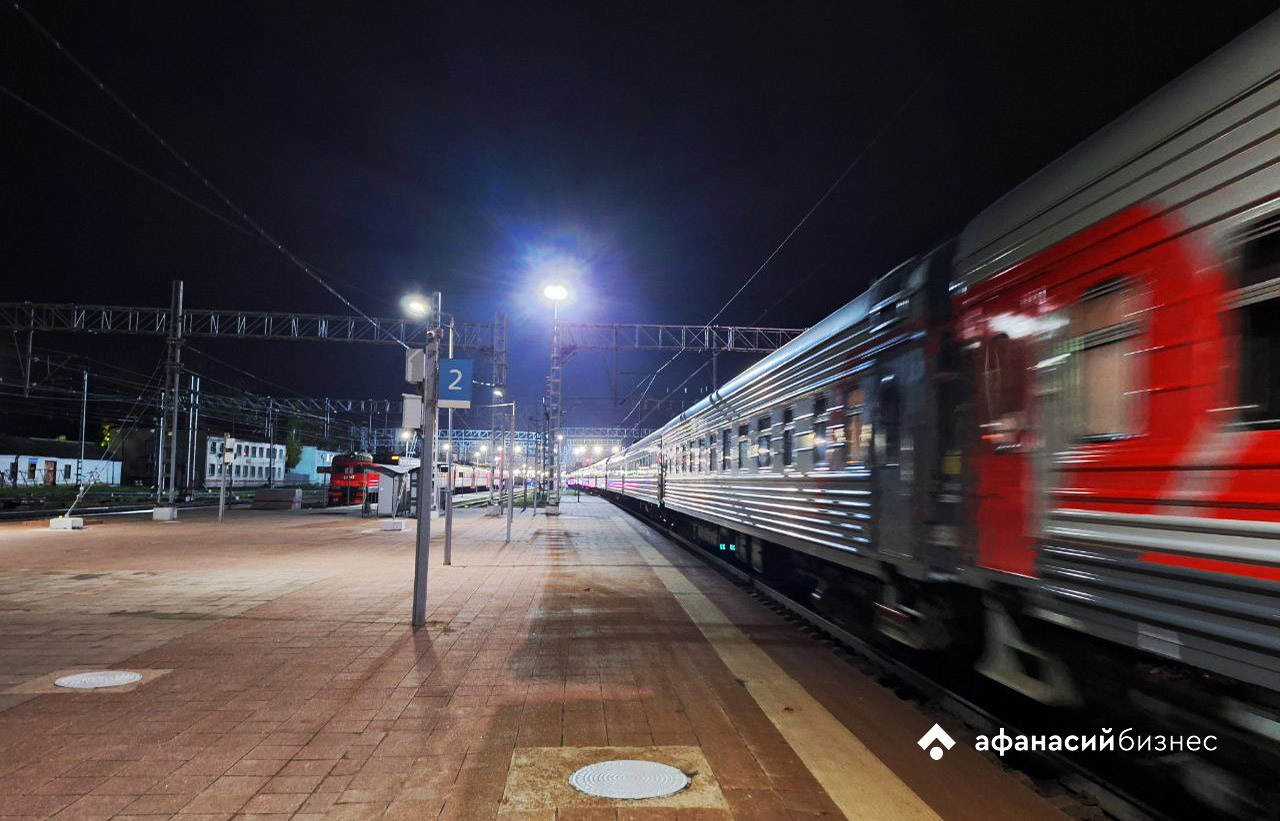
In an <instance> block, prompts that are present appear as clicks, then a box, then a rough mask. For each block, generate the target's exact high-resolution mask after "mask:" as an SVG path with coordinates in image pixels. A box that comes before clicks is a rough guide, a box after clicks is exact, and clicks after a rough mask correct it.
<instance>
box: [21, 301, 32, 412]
mask: <svg viewBox="0 0 1280 821" xmlns="http://www.w3.org/2000/svg"><path fill="white" fill-rule="evenodd" d="M28 319H29V320H30V323H31V324H30V327H28V328H27V355H26V358H25V359H19V360H18V361H19V363H23V362H25V364H26V368H25V369H24V370H23V371H22V397H23V398H24V399H25V398H27V397H29V396H31V345H32V343H33V342H35V338H36V331H35V326H36V309H35V308H32V309H31V310H30V311H29V312H28Z"/></svg>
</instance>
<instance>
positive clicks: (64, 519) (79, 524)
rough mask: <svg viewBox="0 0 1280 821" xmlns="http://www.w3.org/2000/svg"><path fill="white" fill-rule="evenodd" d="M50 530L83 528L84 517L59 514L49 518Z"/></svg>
mask: <svg viewBox="0 0 1280 821" xmlns="http://www.w3.org/2000/svg"><path fill="white" fill-rule="evenodd" d="M49 529H50V530H83V529H84V519H81V518H80V517H79V516H59V517H58V518H56V519H50V520H49Z"/></svg>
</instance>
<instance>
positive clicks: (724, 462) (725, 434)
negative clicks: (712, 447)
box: [720, 428, 729, 470]
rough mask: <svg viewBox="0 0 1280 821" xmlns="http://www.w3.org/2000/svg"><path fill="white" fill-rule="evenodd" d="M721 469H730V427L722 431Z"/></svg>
mask: <svg viewBox="0 0 1280 821" xmlns="http://www.w3.org/2000/svg"><path fill="white" fill-rule="evenodd" d="M720 469H721V470H728V469H729V429H728V428H725V429H724V430H722V431H721V432H720Z"/></svg>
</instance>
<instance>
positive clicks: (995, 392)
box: [972, 315, 1035, 576]
mask: <svg viewBox="0 0 1280 821" xmlns="http://www.w3.org/2000/svg"><path fill="white" fill-rule="evenodd" d="M1004 316H1008V315H1001V316H997V317H994V318H992V320H991V321H990V322H989V323H988V328H987V333H986V334H985V335H984V336H983V338H982V339H981V340H980V341H979V343H978V345H977V346H976V347H975V348H973V349H972V352H973V361H972V366H973V371H974V376H975V383H976V387H977V396H976V397H975V405H976V410H977V422H978V441H977V444H976V446H975V449H974V460H973V461H974V471H975V476H976V479H977V486H976V488H975V489H974V498H975V503H976V510H975V516H974V525H975V534H974V535H975V538H976V543H977V548H978V551H977V552H978V564H979V565H980V566H982V567H986V568H988V569H991V570H998V571H1002V572H1006V573H1014V574H1018V575H1023V576H1030V575H1032V574H1033V573H1034V568H1035V550H1034V549H1033V547H1032V543H1031V539H1030V538H1029V535H1028V527H1027V525H1028V521H1027V514H1028V507H1027V505H1028V500H1029V496H1030V494H1031V465H1030V461H1029V455H1028V451H1029V448H1030V446H1031V443H1032V436H1031V429H1030V423H1029V420H1028V414H1029V407H1028V400H1029V395H1028V394H1029V391H1028V379H1027V368H1028V366H1029V364H1030V362H1029V361H1028V360H1029V355H1030V352H1029V350H1028V348H1029V346H1030V345H1031V339H1030V334H1031V330H1032V329H1031V327H1030V324H1029V323H1025V324H1027V327H1023V324H1019V323H1018V322H1015V321H1013V320H1009V321H1003V319H1002V317H1004Z"/></svg>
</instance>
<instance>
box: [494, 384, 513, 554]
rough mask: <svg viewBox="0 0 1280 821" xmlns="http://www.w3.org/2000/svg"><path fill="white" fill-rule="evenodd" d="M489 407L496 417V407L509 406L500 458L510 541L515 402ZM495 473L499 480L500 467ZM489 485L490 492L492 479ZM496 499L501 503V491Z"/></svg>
mask: <svg viewBox="0 0 1280 821" xmlns="http://www.w3.org/2000/svg"><path fill="white" fill-rule="evenodd" d="M494 394H496V395H498V396H501V395H502V393H501V392H500V391H494ZM489 407H491V408H493V413H494V415H495V418H496V415H497V413H498V408H511V425H510V427H509V428H508V430H507V431H506V432H505V434H504V436H503V439H504V441H503V444H502V455H501V459H502V468H505V469H506V471H507V494H508V495H507V498H506V500H505V504H506V506H507V541H508V542H509V541H511V520H512V517H514V516H515V508H516V497H515V493H516V460H515V455H514V453H513V451H514V449H515V444H516V403H515V402H495V403H494V404H492V405H490V406H489ZM494 428H495V430H496V428H497V425H496V424H495V426H494ZM498 458H499V455H498V454H497V453H494V455H493V462H494V463H495V464H496V462H497V460H498ZM493 474H494V471H493V469H492V468H491V469H490V476H492V475H493ZM497 475H498V478H499V480H501V478H502V469H501V468H499V469H498V470H497ZM489 485H490V491H491V492H492V490H493V488H492V485H493V482H492V480H491V481H490V482H489ZM498 501H499V503H500V504H501V503H503V499H502V493H501V492H499V493H498Z"/></svg>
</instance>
